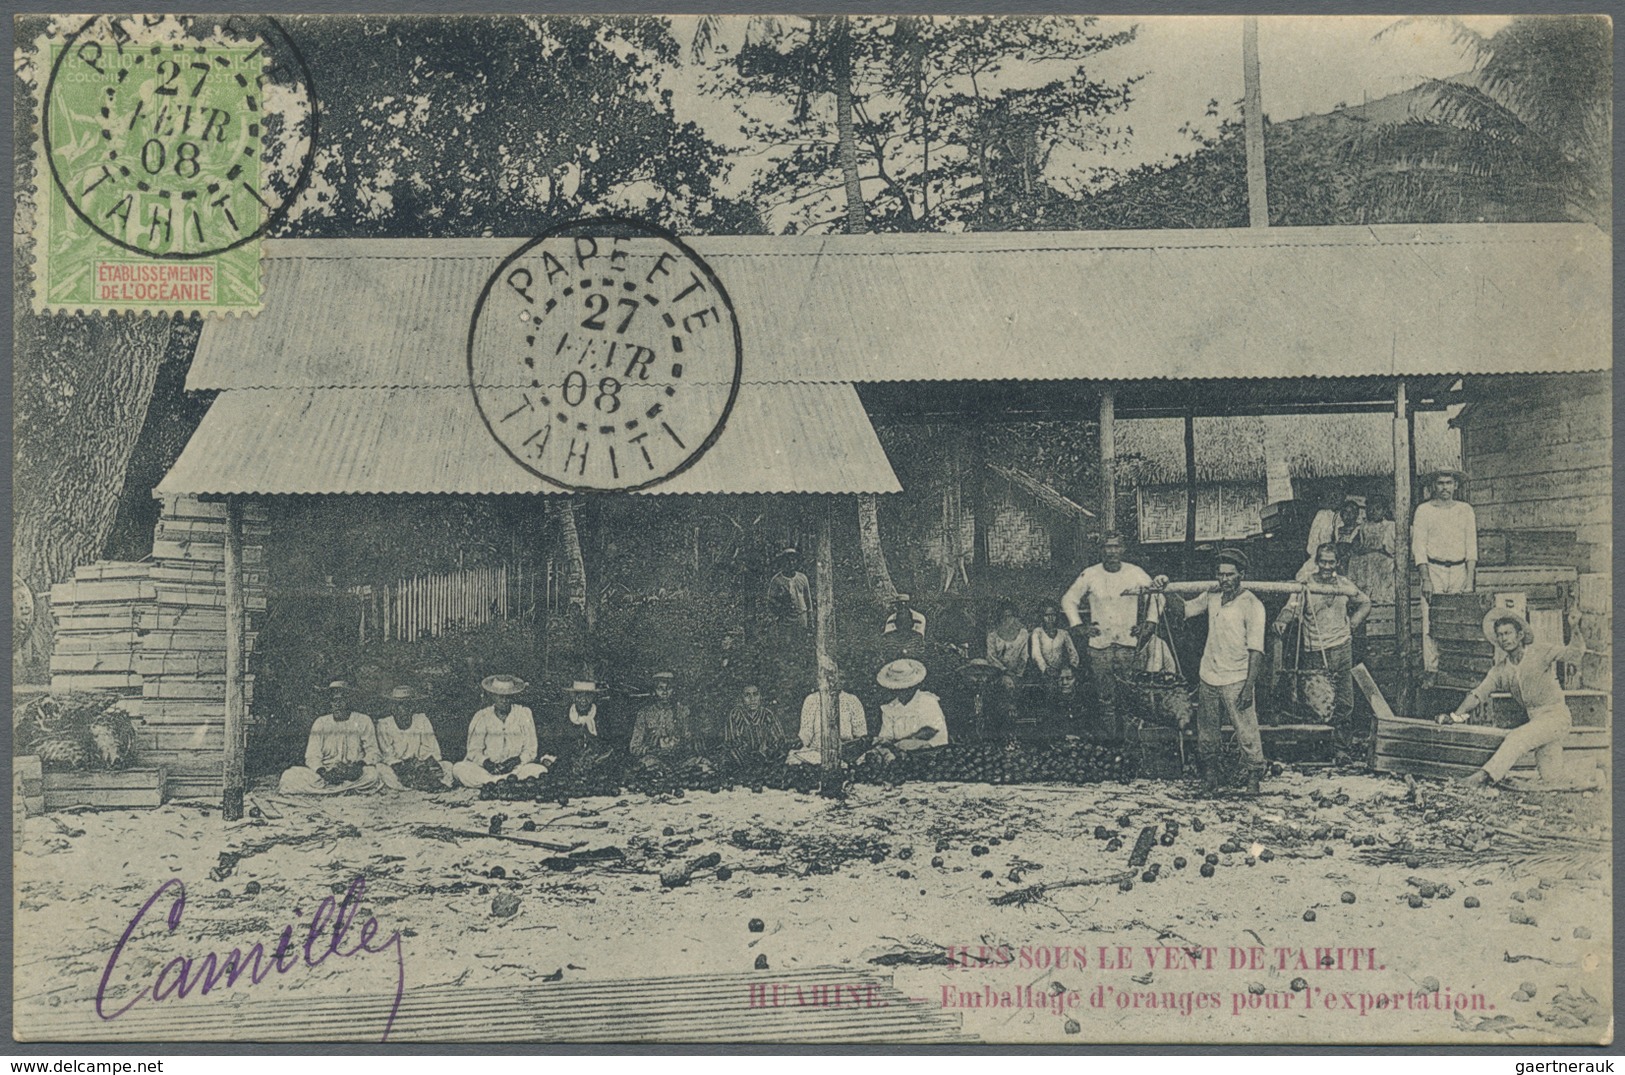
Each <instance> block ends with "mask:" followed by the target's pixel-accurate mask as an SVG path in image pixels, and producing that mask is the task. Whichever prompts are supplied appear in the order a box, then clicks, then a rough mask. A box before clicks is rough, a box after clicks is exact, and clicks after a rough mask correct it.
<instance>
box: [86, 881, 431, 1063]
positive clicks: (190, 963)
mask: <svg viewBox="0 0 1625 1075" xmlns="http://www.w3.org/2000/svg"><path fill="white" fill-rule="evenodd" d="M366 888H367V883H366V880H365V879H364V878H361V877H357V878H356V879H355V880H354V881H352V882H350V887H349V889H348V890H347V891H346V892H345V894H344V898H343V899H342V900H340V901H335V900H334V899H333V897H332V896H328V897H326V898H325V899H323V900H322V902H321V903H320V905H318V906H317V908H316V911H315V913H314V914H312V915H311V916H310V925H309V927H308V929H307V931H306V933H305V940H304V944H303V945H302V948H303V949H304V956H303V959H302V960H301V959H300V957H299V956H298V955H297V954H296V952H295V951H294V939H293V937H294V932H295V929H296V928H297V927H295V926H294V925H292V924H289V925H287V926H284V927H283V928H282V933H281V935H280V936H279V937H278V938H277V940H276V943H275V944H274V945H273V947H272V949H271V953H270V955H269V957H267V955H266V951H265V945H264V944H263V943H260V942H255V944H254V946H253V947H252V948H250V949H249V950H248V951H247V952H246V953H245V952H243V951H242V950H241V949H239V948H233V949H232V950H231V951H230V952H229V953H227V954H226V956H225V957H224V958H222V957H221V956H220V954H219V953H217V952H205V953H204V954H203V955H202V956H176V957H175V958H174V959H171V960H170V961H169V962H168V963H166V964H165V965H164V968H163V969H162V970H160V971H159V972H158V976H157V977H156V978H155V979H153V981H152V982H151V983H150V984H148V985H145V986H143V987H142V988H141V991H140V992H139V993H137V994H136V995H135V997H134V998H133V999H131V1000H130V1001H129V1002H128V1003H126V1004H125V1005H124V1006H123V1007H122V1008H119V1009H118V1010H117V1011H114V1012H111V1013H109V1012H108V1011H107V1009H106V1007H105V994H106V992H107V984H108V982H109V981H111V980H112V977H113V968H114V967H115V966H117V964H118V961H119V957H121V956H122V955H124V952H125V948H126V947H127V946H128V945H129V944H130V938H131V937H133V936H134V935H135V931H136V927H137V926H139V925H140V924H141V923H142V921H143V920H145V918H146V917H147V913H148V912H149V911H151V910H152V909H153V906H154V905H155V904H157V903H158V902H159V901H161V900H162V899H163V898H164V897H165V896H166V895H169V894H170V893H171V892H173V900H172V902H171V903H170V905H169V913H168V916H167V917H166V920H165V921H166V925H167V928H168V932H170V933H174V932H175V931H176V930H177V929H179V928H180V925H181V917H182V915H183V914H184V912H185V910H186V886H185V885H184V884H182V883H181V881H180V880H179V879H173V878H172V879H171V880H168V881H165V882H164V883H163V884H162V885H159V886H158V890H157V891H156V892H154V893H153V894H152V895H151V896H149V897H148V898H147V902H146V903H143V904H142V905H141V909H140V910H139V911H137V912H136V913H135V917H134V918H131V919H130V924H129V925H128V926H126V927H124V935H123V936H122V937H120V938H119V941H118V944H116V945H114V946H113V952H112V954H111V955H110V956H108V957H107V966H106V968H105V969H104V970H103V971H102V980H101V984H100V985H98V986H97V987H96V1014H97V1015H99V1016H101V1017H102V1018H103V1019H106V1020H108V1021H109V1022H111V1021H112V1020H114V1019H117V1018H118V1017H119V1016H121V1015H123V1014H124V1013H125V1012H128V1011H129V1010H130V1009H131V1008H134V1007H135V1006H136V1005H137V1004H140V1003H142V1002H143V1001H148V1002H153V1003H161V1002H164V1001H170V1000H179V999H182V998H185V997H186V996H188V995H189V994H191V993H192V992H193V991H194V990H195V991H196V992H197V993H198V994H199V995H207V994H208V993H209V992H210V991H211V990H213V989H214V988H215V987H216V986H217V985H219V984H220V983H222V982H224V983H225V986H226V988H228V989H229V988H231V987H233V986H235V985H236V984H237V981H238V979H240V978H243V977H245V976H246V977H247V979H248V984H249V985H259V984H260V983H261V982H263V981H264V980H265V979H266V978H268V977H270V975H271V972H272V971H276V972H277V973H278V974H287V973H288V972H289V971H291V970H294V969H295V968H296V967H298V966H299V965H300V963H301V962H303V964H304V965H305V966H307V967H311V968H314V967H319V966H321V965H322V963H323V962H324V961H325V960H326V959H327V958H328V957H329V956H337V957H338V958H340V959H349V958H351V957H353V956H357V955H360V954H361V953H363V952H365V953H368V954H372V955H376V954H378V953H380V952H385V951H388V950H389V949H391V948H393V949H394V950H395V967H396V977H395V1001H394V1003H393V1004H392V1005H391V1006H390V1009H389V1020H388V1022H386V1023H385V1024H384V1035H383V1038H382V1039H381V1040H384V1041H388V1040H389V1032H390V1029H391V1028H393V1027H394V1025H395V1016H396V1014H397V1013H399V1011H400V1008H401V997H402V996H403V995H404V994H405V992H406V960H405V958H404V957H403V955H402V951H401V931H400V930H395V931H394V932H393V933H391V934H390V935H389V936H388V937H387V938H385V939H384V940H383V941H382V942H381V943H378V944H376V945H375V944H374V943H373V941H374V939H375V938H376V937H377V936H378V932H379V928H380V927H379V925H378V919H377V918H375V917H369V918H368V919H367V920H366V921H365V922H362V923H361V924H360V927H359V934H358V936H357V937H356V938H355V939H354V944H353V946H351V947H349V948H345V947H344V943H345V940H346V937H347V935H348V934H349V932H350V927H351V926H352V925H353V924H354V920H355V917H356V912H357V909H358V908H359V907H360V906H361V895H362V893H364V892H365V891H366ZM294 914H295V915H298V914H299V911H298V910H297V909H296V910H295V911H294Z"/></svg>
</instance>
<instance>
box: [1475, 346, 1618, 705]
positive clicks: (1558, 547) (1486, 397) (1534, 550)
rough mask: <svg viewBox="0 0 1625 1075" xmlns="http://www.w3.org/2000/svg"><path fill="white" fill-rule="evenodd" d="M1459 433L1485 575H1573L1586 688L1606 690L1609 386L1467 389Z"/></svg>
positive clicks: (1517, 384)
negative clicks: (1527, 569) (1506, 568)
mask: <svg viewBox="0 0 1625 1075" xmlns="http://www.w3.org/2000/svg"><path fill="white" fill-rule="evenodd" d="M1467 394H1468V399H1469V400H1470V403H1469V406H1468V407H1467V409H1466V410H1464V411H1463V412H1462V414H1461V416H1460V417H1459V418H1458V419H1457V425H1458V427H1459V428H1460V430H1461V451H1462V463H1463V469H1464V470H1466V472H1467V478H1468V488H1467V500H1468V501H1470V502H1471V503H1472V505H1473V508H1474V511H1475V512H1476V513H1477V515H1478V532H1479V559H1480V562H1481V563H1482V564H1484V565H1485V566H1496V565H1502V564H1505V565H1515V566H1533V565H1556V566H1565V567H1573V568H1574V569H1575V570H1576V571H1578V572H1579V583H1578V597H1579V604H1580V611H1581V613H1582V614H1583V615H1584V616H1585V618H1586V626H1585V628H1584V630H1585V634H1586V640H1587V643H1588V646H1589V648H1590V649H1591V650H1592V651H1593V652H1592V653H1588V654H1587V655H1586V659H1585V662H1584V666H1583V667H1582V670H1581V679H1582V682H1583V684H1584V686H1586V687H1590V688H1593V689H1597V690H1611V689H1612V675H1611V672H1610V668H1609V662H1610V659H1611V657H1610V655H1611V653H1612V649H1613V644H1612V639H1613V618H1612V608H1613V582H1612V577H1611V574H1610V565H1611V563H1612V559H1613V507H1614V504H1613V480H1614V472H1613V447H1614V442H1613V432H1612V430H1613V405H1612V394H1611V386H1610V383H1609V376H1608V375H1607V374H1605V373H1598V374H1565V375H1548V376H1527V377H1484V378H1476V379H1473V380H1471V381H1469V382H1468V384H1467Z"/></svg>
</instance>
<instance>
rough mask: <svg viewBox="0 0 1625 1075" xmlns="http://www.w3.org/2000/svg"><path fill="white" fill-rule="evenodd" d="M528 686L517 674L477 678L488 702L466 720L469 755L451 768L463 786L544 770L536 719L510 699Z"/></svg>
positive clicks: (535, 774) (518, 776) (542, 771)
mask: <svg viewBox="0 0 1625 1075" xmlns="http://www.w3.org/2000/svg"><path fill="white" fill-rule="evenodd" d="M529 686H530V684H528V683H526V682H525V681H524V680H522V679H520V678H519V677H518V676H486V677H485V678H484V679H483V680H481V681H480V689H481V690H483V691H484V692H485V693H486V695H487V696H488V697H489V698H490V699H491V704H490V705H488V706H486V707H485V708H484V709H482V710H480V711H479V712H478V713H475V714H474V719H473V720H471V721H469V722H468V756H467V757H465V758H464V759H463V760H462V761H460V762H458V763H457V764H456V765H453V766H452V767H451V773H452V775H453V776H455V777H456V778H457V782H458V783H459V784H461V785H463V787H465V788H477V787H479V786H480V785H481V784H489V783H491V782H492V781H493V780H501V779H503V778H504V777H508V776H513V777H517V778H519V779H520V780H528V779H530V778H531V777H535V776H541V775H542V774H543V773H545V772H547V767H546V766H544V765H539V764H537V761H536V718H535V717H534V716H533V715H532V714H531V712H530V709H529V708H527V707H526V706H522V705H515V704H514V701H513V696H514V695H516V694H519V693H520V692H521V691H523V690H525V689H526V688H527V687H529Z"/></svg>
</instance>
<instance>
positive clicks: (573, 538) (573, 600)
mask: <svg viewBox="0 0 1625 1075" xmlns="http://www.w3.org/2000/svg"><path fill="white" fill-rule="evenodd" d="M547 513H548V514H549V515H551V516H552V517H553V520H554V521H555V522H556V523H557V524H558V528H559V544H560V545H561V546H563V549H564V581H565V587H566V594H567V599H568V600H569V602H570V605H571V606H572V607H573V608H576V609H578V610H579V611H580V612H581V615H582V616H583V617H585V619H586V621H587V627H588V628H589V629H591V627H592V626H593V619H594V616H593V607H592V602H591V601H589V600H588V599H587V561H586V558H585V557H584V556H582V554H581V530H580V528H579V527H577V526H576V502H575V501H574V500H573V499H566V500H563V501H554V500H551V499H550V500H548V501H547Z"/></svg>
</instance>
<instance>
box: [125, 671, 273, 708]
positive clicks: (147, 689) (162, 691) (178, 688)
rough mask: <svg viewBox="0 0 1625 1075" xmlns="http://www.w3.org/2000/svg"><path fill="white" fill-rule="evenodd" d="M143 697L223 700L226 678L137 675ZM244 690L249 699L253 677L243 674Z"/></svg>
mask: <svg viewBox="0 0 1625 1075" xmlns="http://www.w3.org/2000/svg"><path fill="white" fill-rule="evenodd" d="M136 679H137V681H138V686H140V688H141V695H142V697H143V698H165V699H169V698H173V699H175V700H176V701H194V702H213V701H219V702H224V701H225V699H226V680H225V677H224V676H205V675H173V676H171V675H164V676H137V677H136ZM243 679H244V681H245V685H244V692H245V693H246V694H247V696H248V698H249V700H251V701H252V700H253V697H254V677H253V676H252V675H248V676H244V677H243Z"/></svg>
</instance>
